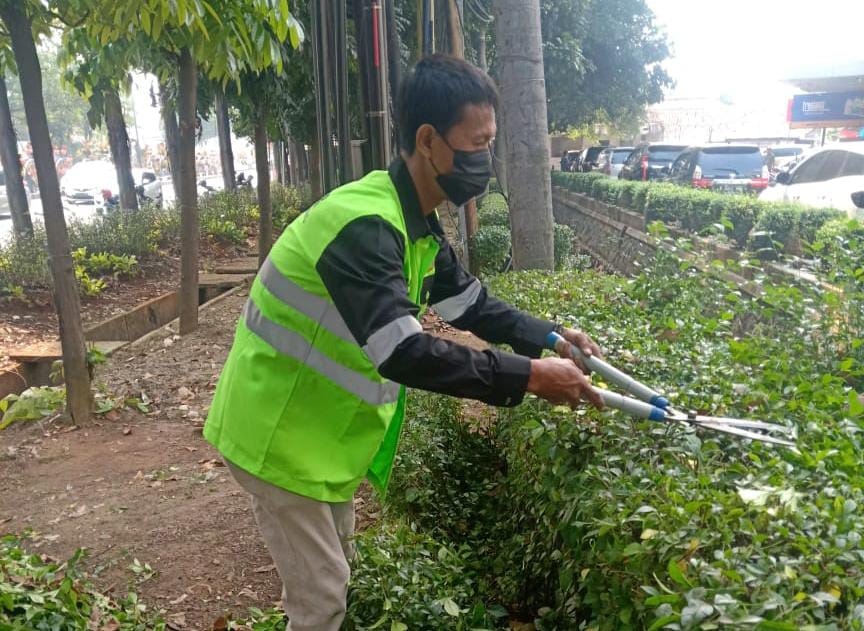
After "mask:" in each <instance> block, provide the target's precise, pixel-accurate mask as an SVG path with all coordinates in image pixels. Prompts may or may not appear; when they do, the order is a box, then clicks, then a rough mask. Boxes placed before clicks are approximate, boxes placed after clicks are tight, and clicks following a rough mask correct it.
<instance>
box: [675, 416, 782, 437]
mask: <svg viewBox="0 0 864 631" xmlns="http://www.w3.org/2000/svg"><path fill="white" fill-rule="evenodd" d="M685 420H687V421H690V422H694V423H714V424H717V425H726V426H728V427H741V428H749V429H764V430H766V431H769V432H783V433H784V434H789V433H791V432H792V428H791V427H786V426H785V425H778V424H776V423H763V422H762V421H750V420H747V419H738V418H727V417H724V416H696V417H692V416H690V417H687V418H686V419H685Z"/></svg>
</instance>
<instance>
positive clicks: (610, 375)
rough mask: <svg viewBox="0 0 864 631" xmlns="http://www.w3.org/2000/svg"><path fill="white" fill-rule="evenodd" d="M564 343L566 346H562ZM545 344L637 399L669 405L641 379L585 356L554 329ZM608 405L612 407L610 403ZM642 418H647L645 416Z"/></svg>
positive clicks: (656, 404) (656, 405)
mask: <svg viewBox="0 0 864 631" xmlns="http://www.w3.org/2000/svg"><path fill="white" fill-rule="evenodd" d="M565 344H566V346H564V345H565ZM546 346H547V347H548V348H549V349H550V350H554V351H555V352H556V353H559V354H562V351H563V353H568V352H569V354H570V355H571V356H572V357H573V358H574V359H578V360H580V361H581V362H582V363H583V364H584V365H585V367H586V368H588V370H590V371H591V372H596V373H597V374H598V375H600V376H601V377H602V378H603V379H604V380H606V381H608V382H609V383H613V384H615V385H616V386H618V387H619V388H621V389H622V390H625V391H627V392H629V393H631V394H633V395H634V396H635V397H636V398H637V399H640V400H642V401H644V402H646V403H649V404H651V405H652V406H654V407H657V408H661V409H666V408H667V407H669V401H668V400H667V399H666V397H664V396H662V395H661V394H660V393H659V392H657V391H656V390H653V389H651V388H649V387H648V386H646V385H645V384H644V383H642V382H641V381H636V380H635V379H634V378H633V377H631V376H630V375H628V374H626V373H624V372H622V371H620V370H618V369H617V368H615V367H614V366H612V365H610V364H607V363H606V362H605V361H603V360H602V359H600V358H599V357H594V356H593V355H591V356H586V355H585V354H584V353H583V352H582V351H581V350H579V348H578V347H576V346H575V345H573V344H571V343H570V342H568V341H567V340H565V339H564V338H563V337H561V336H560V335H559V334H558V333H555V331H552V332H550V333H549V335H547V336H546ZM609 407H614V406H612V405H610V406H609ZM644 418H648V417H647V416H645V417H644Z"/></svg>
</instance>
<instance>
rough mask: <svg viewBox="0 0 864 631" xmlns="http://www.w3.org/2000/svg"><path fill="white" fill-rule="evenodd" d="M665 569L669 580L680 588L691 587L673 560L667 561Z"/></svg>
mask: <svg viewBox="0 0 864 631" xmlns="http://www.w3.org/2000/svg"><path fill="white" fill-rule="evenodd" d="M666 569H667V571H668V572H669V578H671V579H672V580H673V581H675V582H676V583H678V584H679V585H680V586H681V587H691V585H690V581H688V580H687V577H686V576H685V575H684V572H682V571H681V568H680V567H679V566H678V563H677V562H676V561H675V559H669V564H668V565H667V566H666Z"/></svg>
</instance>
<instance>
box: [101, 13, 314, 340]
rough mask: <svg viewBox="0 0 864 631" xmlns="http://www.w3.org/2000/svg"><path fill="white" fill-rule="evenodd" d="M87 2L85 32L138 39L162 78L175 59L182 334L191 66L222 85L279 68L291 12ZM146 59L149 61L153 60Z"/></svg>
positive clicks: (193, 224)
mask: <svg viewBox="0 0 864 631" xmlns="http://www.w3.org/2000/svg"><path fill="white" fill-rule="evenodd" d="M91 1H92V3H93V5H92V6H93V8H94V9H95V10H94V12H93V15H94V18H93V19H92V20H88V22H87V27H88V29H89V32H90V34H91V36H92V37H94V38H97V39H98V40H99V41H101V42H103V43H109V42H112V41H118V40H129V41H134V40H136V39H139V38H141V39H143V40H146V44H148V45H149V46H142V47H141V48H142V49H147V50H149V51H150V54H151V55H155V58H156V59H160V58H161V60H162V63H161V64H158V65H159V67H158V68H157V70H158V71H157V76H159V78H160V80H161V81H162V82H167V80H168V79H169V77H170V76H171V71H170V64H169V63H167V62H166V61H165V60H166V59H170V60H176V62H177V65H175V66H174V67H175V68H179V70H178V73H177V75H176V76H177V109H178V114H179V116H178V121H177V122H178V125H179V132H180V133H179V142H178V145H179V146H178V150H177V157H178V161H179V175H180V177H179V178H178V179H179V183H178V188H179V200H180V222H181V245H182V256H181V273H180V333H181V334H186V333H190V332H192V331H194V330H195V329H197V327H198V239H199V226H198V210H197V199H196V189H195V187H196V182H195V124H196V118H195V114H196V84H197V78H198V75H197V71H198V68H199V67H200V69H201V71H202V72H204V73H205V74H206V75H207V76H208V77H209V78H210V79H212V80H214V81H218V82H221V83H222V86H223V87H225V86H226V85H227V84H228V83H229V81H231V80H232V79H236V78H237V77H239V76H240V74H241V73H243V72H244V71H257V70H262V69H265V68H269V67H271V66H274V67H275V68H276V69H277V71H280V72H281V70H282V67H283V63H284V61H285V59H284V57H283V55H284V49H283V47H282V45H281V44H282V42H284V41H286V40H287V39H289V38H290V40H291V44H292V45H293V46H294V47H295V48H296V47H297V46H299V45H300V42H301V41H302V35H303V33H302V29H301V28H300V24H299V23H298V22H297V20H296V19H294V16H293V15H291V12H290V11H289V8H288V2H287V0H281V2H279V3H278V5H277V6H275V7H274V3H272V2H271V1H270V0H210V1H209V2H208V1H207V0H200V1H196V2H187V1H174V0H149V1H148V2H146V3H117V2H114V0H91ZM148 60H149V61H150V62H151V63H152V61H153V57H149V58H148ZM157 63H158V62H157ZM169 155H170V153H169ZM175 172H177V171H175Z"/></svg>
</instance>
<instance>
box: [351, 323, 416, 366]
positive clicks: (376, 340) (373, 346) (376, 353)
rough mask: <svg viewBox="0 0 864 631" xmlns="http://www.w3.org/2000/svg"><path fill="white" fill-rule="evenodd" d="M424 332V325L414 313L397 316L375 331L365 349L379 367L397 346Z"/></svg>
mask: <svg viewBox="0 0 864 631" xmlns="http://www.w3.org/2000/svg"><path fill="white" fill-rule="evenodd" d="M422 332H423V327H422V326H421V324H420V323H419V322H418V321H417V318H415V317H414V316H412V315H404V316H402V317H400V318H396V319H395V320H393V321H392V322H389V323H387V324H385V325H384V326H382V327H381V328H380V329H378V330H377V331H375V332H374V333H373V334H372V335H370V336H369V339H368V340H366V346H364V347H363V351H364V352H365V353H366V355H367V356H368V357H369V359H371V360H372V363H373V364H375V368H378V367H380V366H381V364H383V363H384V362H385V361H387V358H388V357H390V355H392V354H393V351H394V350H396V347H397V346H399V344H401V343H402V342H403V341H404V340H406V339H408V338H409V337H411V336H412V335H417V334H418V333H422Z"/></svg>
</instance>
